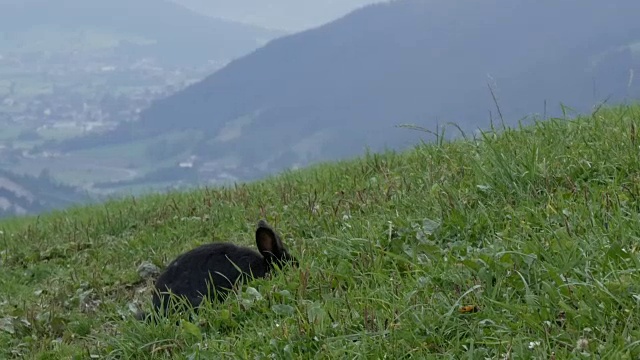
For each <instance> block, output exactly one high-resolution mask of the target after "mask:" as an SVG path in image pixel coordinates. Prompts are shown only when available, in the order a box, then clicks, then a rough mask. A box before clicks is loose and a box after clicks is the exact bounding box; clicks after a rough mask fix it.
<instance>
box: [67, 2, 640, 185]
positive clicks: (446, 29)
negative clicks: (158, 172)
mask: <svg viewBox="0 0 640 360" xmlns="http://www.w3.org/2000/svg"><path fill="white" fill-rule="evenodd" d="M639 11H640V2H637V1H635V0H612V1H609V2H606V3H605V2H602V1H600V0H535V1H533V0H518V1H515V0H491V1H484V2H476V1H456V2H452V1H444V0H441V1H421V0H402V1H395V2H390V3H382V4H375V5H370V6H367V7H365V8H362V9H360V10H357V11H354V12H352V13H350V14H349V15H347V16H345V17H343V18H341V19H338V20H336V21H333V22H331V23H329V24H327V25H324V26H321V27H319V28H315V29H312V30H308V31H304V32H300V33H296V34H293V35H289V36H285V37H282V38H279V39H276V40H273V41H271V42H270V43H269V44H267V45H266V46H264V47H262V48H259V49H258V50H256V51H254V52H253V53H251V54H249V55H247V56H244V57H242V58H239V59H237V60H235V61H233V62H231V63H230V64H228V65H227V66H226V67H224V68H223V69H221V70H219V71H217V72H215V73H214V74H212V75H211V76H209V77H207V78H206V79H204V80H203V81H200V82H198V83H196V84H193V85H191V86H189V87H187V88H186V89H184V90H182V91H180V92H178V93H176V94H174V95H171V96H169V97H167V98H164V99H160V100H157V101H156V102H154V103H153V104H152V105H151V106H150V107H149V108H148V109H146V110H145V111H143V113H142V114H141V117H140V121H139V122H137V123H136V124H133V125H132V124H128V125H127V126H126V127H122V128H120V129H118V130H116V131H115V132H112V133H110V134H109V136H106V137H105V136H103V137H102V138H100V139H97V138H96V139H91V138H89V139H78V140H77V141H76V142H68V143H66V144H64V146H63V148H64V149H65V150H72V149H74V148H78V147H83V146H85V147H86V146H91V144H94V143H99V142H102V141H111V142H117V141H132V140H133V141H137V139H142V138H150V137H154V136H159V135H161V134H165V133H170V132H174V131H184V130H197V131H200V132H202V134H204V135H203V137H202V138H203V139H204V140H202V141H194V142H193V144H192V149H191V151H192V153H193V155H194V156H197V157H199V158H200V159H201V160H200V164H199V165H198V164H197V163H196V164H194V166H201V167H202V168H206V169H207V172H208V173H214V174H215V173H228V172H230V173H232V174H235V176H236V177H238V178H255V177H259V176H261V175H263V174H266V173H272V172H274V171H277V170H280V169H283V168H286V167H291V166H304V165H306V164H309V163H312V162H316V161H321V160H330V159H337V158H344V157H350V156H354V155H356V154H359V153H361V152H362V151H363V149H365V147H369V148H370V149H372V150H381V149H383V148H385V147H394V148H399V147H403V146H406V145H409V144H412V143H415V141H417V140H418V139H419V137H420V136H421V135H424V134H423V133H419V132H415V131H410V130H407V129H399V128H396V125H398V124H402V123H414V124H417V125H420V126H423V127H426V128H428V129H430V130H436V126H437V125H438V124H440V125H443V124H445V123H447V122H455V123H457V124H458V125H459V126H460V128H461V129H462V130H463V131H465V132H470V131H474V130H476V129H477V128H486V127H488V126H489V125H490V118H492V119H493V121H494V122H500V121H501V119H499V118H500V117H502V118H503V119H504V121H505V122H506V123H508V124H514V123H516V122H517V121H518V120H520V119H521V118H522V117H524V116H526V115H529V114H531V113H539V114H542V113H545V114H546V115H548V116H558V115H561V114H562V111H564V110H563V109H562V108H561V107H560V104H561V102H563V103H565V104H566V105H568V106H570V107H573V108H574V109H575V110H576V111H578V112H589V111H591V109H592V107H593V106H594V105H596V104H597V103H598V102H599V101H601V100H604V99H607V98H609V96H610V95H611V97H610V98H609V100H610V101H611V102H615V101H623V100H625V99H629V98H633V97H636V98H637V97H638V96H639V95H640V85H639V84H638V81H637V80H636V81H633V76H632V75H633V72H632V70H636V72H637V71H638V70H640V66H639V65H640V64H639V57H638V51H637V49H638V46H637V44H638V43H639V42H640V23H638V22H637V19H636V15H635V14H638V13H640V12H639ZM490 88H491V89H492V91H493V92H494V94H493V95H495V96H496V98H497V102H498V104H499V110H500V111H497V109H496V106H495V104H494V101H493V98H492V94H491V92H490ZM545 104H546V107H545ZM454 131H455V130H451V131H450V132H454ZM176 171H178V170H176ZM173 176H174V177H175V176H177V175H176V174H173Z"/></svg>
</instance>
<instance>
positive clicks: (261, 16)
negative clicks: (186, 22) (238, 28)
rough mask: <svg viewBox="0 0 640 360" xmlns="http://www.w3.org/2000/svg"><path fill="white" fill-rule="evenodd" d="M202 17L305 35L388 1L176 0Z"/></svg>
mask: <svg viewBox="0 0 640 360" xmlns="http://www.w3.org/2000/svg"><path fill="white" fill-rule="evenodd" d="M173 1H175V2H176V3H178V4H181V5H183V6H185V7H187V8H189V9H192V10H194V11H198V12H200V13H203V14H206V15H209V16H212V17H216V18H225V19H230V20H234V21H240V22H243V23H246V24H255V25H258V26H262V27H266V28H271V29H284V30H288V31H301V30H306V29H308V28H311V27H316V26H320V25H322V24H324V23H327V22H329V21H332V20H335V19H337V18H339V17H341V16H343V15H345V14H347V13H348V12H350V11H352V10H354V9H357V8H360V7H362V6H365V5H368V4H372V3H375V2H381V1H385V0H244V1H227V0H173Z"/></svg>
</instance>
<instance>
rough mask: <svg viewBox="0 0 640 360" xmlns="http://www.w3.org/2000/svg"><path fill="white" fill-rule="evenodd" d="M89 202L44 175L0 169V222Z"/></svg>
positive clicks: (68, 187)
mask: <svg viewBox="0 0 640 360" xmlns="http://www.w3.org/2000/svg"><path fill="white" fill-rule="evenodd" d="M89 201H90V199H89V198H88V197H87V196H86V195H85V194H83V193H82V192H80V191H79V190H78V189H76V188H73V187H71V186H65V185H61V184H58V183H56V182H54V181H52V180H51V178H50V177H49V176H48V174H47V173H46V172H44V173H42V174H41V175H40V176H39V177H34V176H28V175H16V174H13V173H11V172H9V171H6V170H2V169H0V218H3V217H10V216H16V215H34V214H39V213H42V212H45V211H50V210H54V209H60V208H64V207H67V206H71V205H76V204H82V203H88V202H89Z"/></svg>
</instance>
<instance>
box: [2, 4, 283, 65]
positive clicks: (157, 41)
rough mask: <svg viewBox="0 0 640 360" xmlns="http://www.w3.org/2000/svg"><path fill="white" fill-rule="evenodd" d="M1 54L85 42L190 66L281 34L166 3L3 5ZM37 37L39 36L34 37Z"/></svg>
mask: <svg viewBox="0 0 640 360" xmlns="http://www.w3.org/2000/svg"><path fill="white" fill-rule="evenodd" d="M0 24H1V25H0V34H1V35H2V36H1V37H0V46H2V47H0V49H2V50H4V51H19V50H24V49H31V48H32V47H33V45H34V43H36V44H37V45H39V46H40V47H35V48H34V49H33V50H40V48H44V49H45V50H52V51H61V50H69V49H71V50H76V49H77V48H78V46H79V45H80V44H79V42H82V41H83V40H85V39H86V38H87V37H92V39H91V40H93V42H94V43H95V45H96V46H100V45H103V46H104V45H105V44H111V43H115V46H116V51H118V52H120V53H122V54H125V55H127V54H135V55H146V56H153V57H156V58H157V59H159V60H160V61H161V62H173V63H180V64H191V63H194V62H195V61H198V62H203V61H207V60H215V61H229V60H231V59H233V58H236V57H238V56H241V55H244V54H246V53H248V52H249V51H251V50H253V49H255V48H256V47H258V46H260V45H262V44H264V43H266V42H267V41H269V40H271V39H273V38H275V37H278V36H280V35H282V34H283V32H281V31H274V30H266V29H263V28H260V27H257V26H251V25H245V24H240V23H237V22H232V21H228V20H222V19H213V18H210V17H207V16H204V15H201V14H198V13H196V12H194V11H191V10H189V9H187V8H184V7H182V6H180V5H177V4H175V3H173V2H170V1H167V0H136V1H129V0H109V1H104V0H2V1H0ZM34 33H35V35H34ZM43 39H46V42H47V43H49V44H51V45H50V46H49V47H47V46H46V45H48V44H38V43H39V42H44V40H43Z"/></svg>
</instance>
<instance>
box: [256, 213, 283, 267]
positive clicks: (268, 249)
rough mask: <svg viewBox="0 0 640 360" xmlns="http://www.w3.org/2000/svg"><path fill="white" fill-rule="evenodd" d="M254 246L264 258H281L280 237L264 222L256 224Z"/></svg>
mask: <svg viewBox="0 0 640 360" xmlns="http://www.w3.org/2000/svg"><path fill="white" fill-rule="evenodd" d="M256 244H257V245H258V250H260V253H262V255H263V256H264V257H265V258H270V257H276V258H278V257H280V256H282V252H283V246H282V242H281V241H280V237H278V234H276V232H275V231H274V230H273V229H272V228H271V227H270V226H269V225H268V224H267V223H266V222H265V221H264V220H260V221H259V222H258V229H257V230H256Z"/></svg>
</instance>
